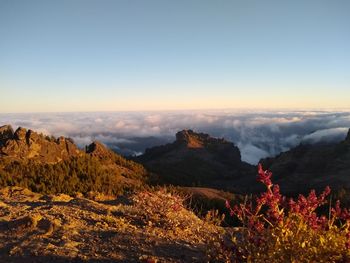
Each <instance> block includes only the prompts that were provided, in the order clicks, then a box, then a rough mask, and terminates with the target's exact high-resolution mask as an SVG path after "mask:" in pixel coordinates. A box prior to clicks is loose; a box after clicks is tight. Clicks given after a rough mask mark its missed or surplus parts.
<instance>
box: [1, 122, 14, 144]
mask: <svg viewBox="0 0 350 263" xmlns="http://www.w3.org/2000/svg"><path fill="white" fill-rule="evenodd" d="M13 135H14V132H13V129H12V127H11V125H4V126H1V127H0V147H1V146H3V145H5V143H6V142H7V141H8V140H11V139H12V138H13Z"/></svg>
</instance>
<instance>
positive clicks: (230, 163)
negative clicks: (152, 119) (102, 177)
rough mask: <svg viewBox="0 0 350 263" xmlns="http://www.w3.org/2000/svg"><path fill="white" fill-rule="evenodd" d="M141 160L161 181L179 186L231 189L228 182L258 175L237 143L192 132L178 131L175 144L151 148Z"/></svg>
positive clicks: (138, 158) (140, 157) (139, 158)
mask: <svg viewBox="0 0 350 263" xmlns="http://www.w3.org/2000/svg"><path fill="white" fill-rule="evenodd" d="M137 160H138V161H139V162H141V163H142V164H144V165H145V167H146V168H148V169H149V170H150V171H152V172H154V173H155V174H156V175H158V177H157V179H156V180H158V181H159V182H164V183H172V184H176V185H185V186H194V185H195V186H210V187H217V188H220V187H223V188H227V187H229V186H230V185H227V182H228V181H232V180H234V179H238V180H241V179H242V178H244V179H248V180H250V179H253V178H254V174H255V171H254V166H251V165H249V164H247V163H244V162H242V161H241V154H240V151H239V149H238V148H237V147H236V146H235V145H234V144H233V143H231V142H228V141H226V140H224V139H219V138H213V137H211V136H209V135H208V134H204V133H196V132H194V131H192V130H183V131H180V132H178V133H177V134H176V140H175V141H174V142H173V143H170V144H166V145H164V146H157V147H153V148H150V149H147V150H146V151H145V153H144V154H143V155H141V156H139V157H137ZM253 180H254V179H253ZM231 185H232V184H231Z"/></svg>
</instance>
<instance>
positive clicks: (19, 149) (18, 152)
mask: <svg viewBox="0 0 350 263" xmlns="http://www.w3.org/2000/svg"><path fill="white" fill-rule="evenodd" d="M80 155H82V151H80V150H79V149H78V148H77V147H76V145H75V144H74V143H73V141H72V140H71V139H67V138H64V137H59V138H58V139H53V138H50V137H45V136H44V135H42V134H39V133H36V132H34V131H32V130H26V129H24V128H21V127H19V128H18V129H17V130H16V131H15V132H13V129H12V127H11V126H9V125H5V126H2V127H0V157H4V158H11V159H19V160H24V159H33V160H36V161H39V162H43V163H56V162H59V161H61V160H65V159H68V158H70V157H72V156H80Z"/></svg>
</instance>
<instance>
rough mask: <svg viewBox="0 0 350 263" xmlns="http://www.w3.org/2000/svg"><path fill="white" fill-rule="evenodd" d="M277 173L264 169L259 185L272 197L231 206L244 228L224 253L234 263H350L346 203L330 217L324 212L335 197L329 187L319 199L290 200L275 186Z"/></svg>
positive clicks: (332, 210) (349, 222)
mask: <svg viewBox="0 0 350 263" xmlns="http://www.w3.org/2000/svg"><path fill="white" fill-rule="evenodd" d="M271 176H272V173H271V172H270V171H264V170H263V169H262V166H261V165H259V169H258V178H257V179H258V181H260V182H262V183H263V184H264V185H265V186H266V192H264V193H262V194H261V195H260V196H259V197H257V198H256V200H255V201H254V202H253V201H249V202H246V203H243V204H239V205H235V206H233V207H232V206H231V205H230V203H229V202H228V201H227V202H226V206H227V208H228V209H229V211H230V214H231V216H235V217H237V218H238V219H239V221H240V222H241V224H242V227H241V228H240V229H239V231H238V232H236V234H234V235H233V236H232V246H230V247H228V246H226V247H225V249H226V250H224V251H225V252H224V254H226V258H227V259H229V260H230V261H231V262H350V229H349V228H350V211H349V210H347V209H341V208H340V202H339V201H337V202H336V205H335V206H334V207H333V208H332V207H330V206H329V213H328V215H321V214H319V213H318V209H320V207H322V206H324V205H325V204H326V203H327V201H326V197H327V196H328V195H329V194H330V188H329V187H327V188H326V189H325V190H324V192H322V193H321V194H320V195H319V196H317V195H316V192H315V191H314V190H312V191H311V192H310V194H309V195H308V196H303V195H299V197H298V198H297V199H295V200H294V199H292V198H290V199H287V198H286V197H284V196H282V195H281V194H280V190H279V186H278V185H273V184H272V182H271Z"/></svg>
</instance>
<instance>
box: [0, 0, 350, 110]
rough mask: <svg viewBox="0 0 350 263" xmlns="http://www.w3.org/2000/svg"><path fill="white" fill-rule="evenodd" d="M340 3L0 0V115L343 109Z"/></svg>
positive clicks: (345, 84)
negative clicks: (236, 109) (254, 109)
mask: <svg viewBox="0 0 350 263" xmlns="http://www.w3.org/2000/svg"><path fill="white" fill-rule="evenodd" d="M349 14H350V1H346V0H344V1H341V0H339V1H324V0H313V1H312V0H303V1H279V0H276V1H268V0H267V1H261V0H260V1H259V0H256V1H249V0H242V1H205V0H198V1H191V0H186V1H181V0H176V1H166V0H159V1H133V0H127V1H126V0H123V1H122V0H120V1H118V0H114V1H106V0H102V1H97V0H96V1H91V0H74V1H70V0H69V1H68V0H67V1H36V0H33V1H24V0H23V1H16V0H8V1H7V0H0V91H1V98H0V112H3V113H6V112H52V111H53V112H59V111H119V110H169V109H216V108H218V109H219V108H350V16H349Z"/></svg>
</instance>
